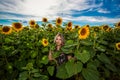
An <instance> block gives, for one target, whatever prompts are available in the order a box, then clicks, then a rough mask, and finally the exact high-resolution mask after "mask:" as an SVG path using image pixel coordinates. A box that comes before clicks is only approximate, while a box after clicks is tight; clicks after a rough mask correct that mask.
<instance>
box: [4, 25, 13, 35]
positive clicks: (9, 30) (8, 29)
mask: <svg viewBox="0 0 120 80" xmlns="http://www.w3.org/2000/svg"><path fill="white" fill-rule="evenodd" d="M11 32H12V28H11V27H9V26H4V27H3V28H2V33H3V34H10V33H11Z"/></svg>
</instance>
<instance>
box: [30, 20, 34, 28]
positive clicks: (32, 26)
mask: <svg viewBox="0 0 120 80" xmlns="http://www.w3.org/2000/svg"><path fill="white" fill-rule="evenodd" d="M29 25H30V27H31V28H34V26H35V25H36V22H35V20H30V21H29Z"/></svg>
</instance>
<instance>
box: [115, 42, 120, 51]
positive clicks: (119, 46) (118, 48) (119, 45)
mask: <svg viewBox="0 0 120 80" xmlns="http://www.w3.org/2000/svg"><path fill="white" fill-rule="evenodd" d="M116 48H117V50H120V42H118V43H116Z"/></svg>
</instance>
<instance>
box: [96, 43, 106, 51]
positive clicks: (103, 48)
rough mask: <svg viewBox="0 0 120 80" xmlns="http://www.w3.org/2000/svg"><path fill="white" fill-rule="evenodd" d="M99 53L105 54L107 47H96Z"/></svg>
mask: <svg viewBox="0 0 120 80" xmlns="http://www.w3.org/2000/svg"><path fill="white" fill-rule="evenodd" d="M96 48H97V49H98V50H99V51H102V52H105V50H106V47H105V46H102V45H99V46H97V47H96Z"/></svg>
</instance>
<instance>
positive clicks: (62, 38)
mask: <svg viewBox="0 0 120 80" xmlns="http://www.w3.org/2000/svg"><path fill="white" fill-rule="evenodd" d="M58 36H60V37H61V41H62V44H61V46H63V45H64V44H65V39H64V37H63V35H62V34H61V33H58V34H57V35H56V36H55V38H54V43H55V41H56V39H57V37H58Z"/></svg>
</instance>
